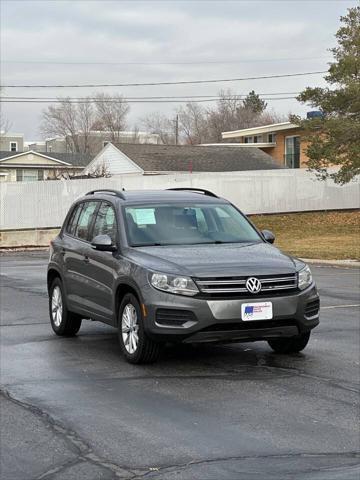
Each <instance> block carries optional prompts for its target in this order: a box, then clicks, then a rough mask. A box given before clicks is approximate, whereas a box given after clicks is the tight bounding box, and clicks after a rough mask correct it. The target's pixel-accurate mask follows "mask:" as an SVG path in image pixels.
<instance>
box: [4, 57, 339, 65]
mask: <svg viewBox="0 0 360 480" xmlns="http://www.w3.org/2000/svg"><path fill="white" fill-rule="evenodd" d="M330 58H331V57H322V56H321V57H296V58H294V57H288V58H262V59H242V60H195V61H161V62H128V61H124V62H104V61H103V62H90V61H88V62H87V61H81V60H73V61H71V62H69V61H63V60H3V61H1V63H3V64H16V65H22V64H26V65H27V64H37V65H208V64H209V65H214V64H215V65H235V64H239V63H262V62H289V61H304V60H320V59H324V60H329V59H330Z"/></svg>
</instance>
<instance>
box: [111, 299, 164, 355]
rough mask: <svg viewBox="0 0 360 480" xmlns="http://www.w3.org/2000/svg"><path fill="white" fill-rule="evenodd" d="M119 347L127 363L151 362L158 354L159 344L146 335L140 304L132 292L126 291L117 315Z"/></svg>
mask: <svg viewBox="0 0 360 480" xmlns="http://www.w3.org/2000/svg"><path fill="white" fill-rule="evenodd" d="M118 335H119V343H120V348H121V350H122V352H123V354H124V356H125V358H126V360H127V361H128V362H129V363H137V364H140V363H153V362H155V361H156V360H157V359H158V358H159V355H160V351H161V344H159V343H157V342H154V341H153V340H152V339H151V338H149V337H148V336H147V335H146V332H145V329H144V319H143V315H142V312H141V308H140V304H139V302H138V300H137V298H136V297H135V295H133V294H132V293H127V294H126V295H125V296H124V298H123V300H122V302H121V305H120V308H119V315H118Z"/></svg>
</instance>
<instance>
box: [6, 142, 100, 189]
mask: <svg viewBox="0 0 360 480" xmlns="http://www.w3.org/2000/svg"><path fill="white" fill-rule="evenodd" d="M91 160H92V157H90V156H89V155H84V154H80V153H51V154H50V153H49V154H48V153H46V154H45V153H40V152H35V151H33V150H30V151H27V152H21V153H16V152H9V151H0V181H2V182H27V181H36V180H50V179H56V178H60V177H61V176H65V178H66V176H68V175H74V174H75V173H77V172H81V171H82V170H83V169H84V167H85V166H86V165H87V164H88V163H89V162H90V161H91Z"/></svg>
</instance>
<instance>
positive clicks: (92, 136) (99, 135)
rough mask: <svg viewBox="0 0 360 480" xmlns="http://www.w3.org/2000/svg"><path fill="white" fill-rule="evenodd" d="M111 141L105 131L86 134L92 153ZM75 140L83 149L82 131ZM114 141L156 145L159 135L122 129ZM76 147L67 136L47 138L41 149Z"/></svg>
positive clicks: (70, 148)
mask: <svg viewBox="0 0 360 480" xmlns="http://www.w3.org/2000/svg"><path fill="white" fill-rule="evenodd" d="M110 141H111V134H110V133H109V132H105V131H99V130H93V131H91V132H90V133H89V134H88V139H87V142H88V148H89V152H90V153H91V154H93V155H96V154H97V153H99V152H100V151H101V150H102V149H103V148H104V146H105V145H107V144H108V143H109V142H110ZM77 142H78V144H79V147H80V150H81V151H84V150H85V143H86V139H85V135H84V133H82V132H79V133H78V135H77ZM116 143H140V144H144V143H146V144H147V143H150V144H155V145H158V144H160V143H161V140H160V135H158V134H157V133H148V132H136V131H134V132H125V131H122V132H120V133H119V135H117V138H116ZM75 150H76V148H75V146H74V143H73V140H72V138H71V137H70V136H67V137H54V138H48V139H46V140H45V149H44V150H42V151H45V152H48V153H51V152H59V153H68V152H75Z"/></svg>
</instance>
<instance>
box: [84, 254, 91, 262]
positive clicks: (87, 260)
mask: <svg viewBox="0 0 360 480" xmlns="http://www.w3.org/2000/svg"><path fill="white" fill-rule="evenodd" d="M84 262H85V263H90V258H89V257H88V256H87V255H85V256H84Z"/></svg>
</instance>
